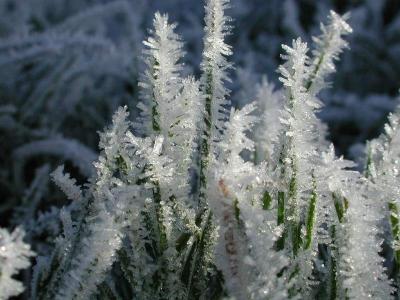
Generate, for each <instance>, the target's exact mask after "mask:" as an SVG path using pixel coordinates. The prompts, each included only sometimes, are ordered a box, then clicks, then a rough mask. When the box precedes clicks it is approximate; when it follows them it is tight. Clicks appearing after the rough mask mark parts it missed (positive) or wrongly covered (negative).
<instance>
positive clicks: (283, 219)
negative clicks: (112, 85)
mask: <svg viewBox="0 0 400 300" xmlns="http://www.w3.org/2000/svg"><path fill="white" fill-rule="evenodd" d="M288 3H290V2H288ZM229 8H230V2H229V1H228V0H206V1H205V20H204V21H205V32H204V40H203V42H204V50H203V56H202V62H201V65H200V66H201V67H200V69H201V76H200V79H199V80H198V79H196V78H195V76H193V75H189V76H188V75H187V70H186V69H185V68H184V60H185V51H184V47H185V46H184V43H183V41H182V39H181V37H180V36H179V35H178V34H177V33H176V30H177V28H178V25H177V24H175V23H170V21H169V17H168V15H166V14H161V13H156V14H155V17H154V19H153V26H152V29H151V30H150V31H149V36H148V37H147V38H146V39H145V41H144V42H143V48H144V49H143V60H144V70H143V73H142V75H141V77H140V81H139V84H138V85H139V87H140V91H141V92H140V97H141V102H140V103H139V104H138V105H137V108H138V109H139V117H138V118H136V119H135V121H134V122H131V121H130V119H129V113H128V108H127V107H126V106H125V107H120V108H119V109H117V111H116V112H115V114H114V116H113V119H112V124H111V126H110V127H108V128H106V129H105V130H104V131H103V132H102V133H100V143H99V147H100V150H101V152H100V155H99V158H98V159H97V160H96V162H95V163H94V169H95V170H94V171H93V173H94V174H93V175H92V176H91V177H90V178H89V181H88V182H87V183H86V184H80V183H79V181H78V180H75V179H73V178H72V177H71V176H70V174H68V173H65V172H64V169H63V167H59V168H57V169H56V170H55V171H54V172H53V173H52V176H51V177H52V179H53V181H54V183H55V184H56V185H57V186H58V187H59V188H60V189H61V190H62V191H63V192H64V193H65V194H66V196H67V198H68V199H69V201H70V204H69V205H66V206H64V207H63V208H61V209H60V210H59V211H57V210H56V211H55V213H52V212H49V213H48V214H46V215H43V218H42V219H48V222H47V223H46V222H45V221H46V220H39V221H37V222H36V224H40V223H44V224H53V225H54V223H55V222H54V219H52V218H54V215H57V214H58V215H59V217H60V221H61V225H62V232H61V234H60V235H59V236H58V237H57V239H56V240H55V241H54V242H53V249H52V252H51V253H44V252H42V253H41V255H40V256H39V257H38V258H37V260H36V265H35V267H34V271H33V275H32V280H31V289H30V299H38V300H45V299H47V300H53V299H59V300H61V299H65V300H70V299H82V300H85V299H144V300H146V299H148V300H150V299H160V300H161V299H178V300H180V299H221V298H229V299H237V300H242V299H243V300H245V299H254V300H259V299H260V300H261V299H275V300H279V299H282V300H283V299H320V298H329V299H365V298H373V299H390V298H391V297H392V296H394V289H393V286H392V285H393V283H392V281H391V279H389V274H388V272H387V270H386V268H385V266H384V258H383V257H382V256H381V255H380V253H381V250H382V237H381V231H380V230H381V223H382V220H383V219H384V217H385V211H387V210H385V205H383V203H384V202H383V201H376V199H378V196H379V195H384V193H383V190H386V191H390V194H385V195H386V196H388V195H389V197H385V198H387V199H388V200H386V201H391V202H389V203H391V204H392V206H390V205H389V208H390V209H391V212H392V215H391V221H392V233H393V235H394V238H393V239H394V241H395V242H396V241H398V213H397V210H396V213H397V215H394V208H393V207H395V206H393V205H397V201H398V199H397V198H396V196H397V190H396V189H395V188H392V189H391V190H389V189H388V188H386V185H393V186H394V187H395V186H397V178H398V177H397V173H396V172H397V171H396V170H397V167H396V163H397V162H396V159H395V158H388V157H390V156H392V154H391V152H390V149H391V146H390V145H391V144H390V143H391V141H392V140H394V135H393V134H392V133H393V132H395V131H396V129H397V123H398V120H397V119H396V118H395V117H392V118H391V125H390V127H388V129H387V132H388V134H387V138H386V139H385V142H384V143H383V145H384V146H382V147H378V146H377V147H375V148H373V149H376V150H374V152H373V154H374V156H372V155H371V161H372V159H374V164H372V163H370V164H369V165H368V170H369V171H368V172H367V175H368V174H369V173H371V174H372V173H373V174H375V175H374V176H372V177H371V176H364V175H363V174H361V173H359V172H357V171H354V170H353V168H354V164H353V163H352V162H351V161H347V160H345V159H343V158H341V157H339V158H338V157H336V155H335V149H334V147H333V145H331V144H330V143H329V142H328V140H327V138H326V135H327V129H326V126H325V125H324V124H323V122H322V121H321V120H320V119H319V118H318V115H317V113H318V112H319V110H320V109H321V107H322V106H323V105H322V102H321V101H320V99H319V97H320V92H321V91H322V89H324V88H326V87H328V84H327V82H328V76H329V75H330V74H332V73H333V72H334V71H335V65H334V63H335V61H337V60H338V59H339V55H340V54H341V52H342V51H343V50H344V49H345V48H346V47H347V42H346V41H345V38H346V36H347V35H348V34H349V33H351V31H352V30H351V28H350V26H349V25H348V24H347V22H346V20H347V16H344V17H341V16H339V15H338V14H336V13H335V12H333V11H332V12H330V15H329V19H328V22H327V24H326V25H322V26H321V35H320V36H319V37H316V38H313V40H314V43H313V44H311V46H310V47H311V48H312V51H311V52H310V51H309V48H310V47H309V45H308V44H307V43H306V42H304V41H303V40H302V39H301V38H298V39H294V40H293V41H292V43H291V45H283V46H282V49H283V52H284V53H283V54H282V59H283V61H284V62H283V64H282V65H281V66H280V68H279V73H280V77H279V80H280V81H281V82H282V84H283V87H282V89H278V88H275V86H274V85H273V84H271V83H269V82H268V81H267V80H266V79H265V78H264V79H263V80H262V82H261V83H260V84H258V85H257V84H255V83H254V86H255V91H254V98H255V101H253V102H251V103H248V104H246V105H244V106H243V107H241V108H240V109H238V108H235V107H232V105H231V101H230V98H231V96H230V90H229V89H228V88H227V83H229V82H230V81H231V78H230V70H231V69H232V64H231V63H230V62H229V60H228V58H229V57H230V56H231V55H232V54H233V53H232V52H233V51H232V49H231V46H229V45H228V44H227V42H226V39H227V36H228V35H229V34H230V32H231V21H230V18H229V17H227V15H226V11H227V10H228V9H229ZM293 13H295V12H293ZM291 26H294V25H293V24H292V25H291ZM59 142H60V143H61V144H62V145H71V142H65V140H64V139H59ZM389 144H390V145H389ZM35 145H36V146H35ZM46 145H47V143H46V142H40V143H39V144H38V143H37V142H36V144H35V143H34V144H33V145H30V146H29V147H28V149H29V148H30V147H34V148H42V147H45V146H46ZM393 147H395V148H396V145H394V146H393ZM381 148H382V149H383V150H380V149H381ZM76 149H81V151H72V153H71V151H64V152H62V153H61V154H62V155H65V156H68V157H70V156H73V157H76V158H77V159H74V161H77V160H78V161H79V159H82V157H81V156H80V155H79V153H80V154H82V153H85V155H84V156H85V157H91V155H90V153H89V155H88V152H87V151H84V150H82V149H84V148H79V147H72V150H76ZM388 149H389V150H388ZM39 150H40V149H39ZM64 150H71V149H68V148H66V149H64ZM378 150H379V151H380V152H381V153H382V154H381V156H382V157H383V159H381V162H379V159H378V158H375V156H377V154H376V153H378V152H379V151H378ZM65 152H67V153H65ZM18 153H20V157H22V158H23V157H25V156H28V154H27V150H26V149H24V148H22V149H21V150H20V151H19V152H18ZM371 153H372V152H371ZM394 156H395V154H394ZM85 159H86V160H87V159H88V158H85ZM79 166H80V164H78V167H79ZM378 167H379V168H380V170H381V171H379V172H380V173H377V172H378V171H376V170H377V169H378ZM374 168H375V169H374ZM43 170H46V169H43ZM87 172H88V173H91V172H90V171H88V170H87ZM42 173H43V171H42V172H38V175H37V176H38V178H40V177H39V175H40V174H42ZM376 174H380V175H381V176H376ZM366 177H367V178H366ZM33 187H34V186H33ZM27 213H28V212H27ZM394 216H397V219H395V218H394ZM396 222H397V223H396ZM38 226H39V225H38ZM396 226H397V227H396ZM393 247H394V251H398V250H399V248H398V245H397V244H396V243H393ZM396 254H397V253H396ZM6 296H8V295H6Z"/></svg>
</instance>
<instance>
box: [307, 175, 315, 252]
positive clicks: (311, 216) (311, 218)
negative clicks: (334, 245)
mask: <svg viewBox="0 0 400 300" xmlns="http://www.w3.org/2000/svg"><path fill="white" fill-rule="evenodd" d="M312 185H313V190H312V192H311V198H310V203H309V207H308V215H307V223H306V237H305V239H306V240H305V243H304V249H310V247H311V242H312V238H313V235H314V225H315V218H316V204H317V182H316V180H315V177H314V174H313V175H312Z"/></svg>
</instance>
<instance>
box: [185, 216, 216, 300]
mask: <svg viewBox="0 0 400 300" xmlns="http://www.w3.org/2000/svg"><path fill="white" fill-rule="evenodd" d="M211 217H212V214H211V211H210V210H205V211H204V213H203V215H202V216H201V219H202V220H203V221H202V226H201V230H200V233H199V234H198V235H197V236H196V241H195V242H194V244H193V248H192V249H193V252H192V251H191V250H192V249H190V252H189V255H188V256H187V258H186V262H185V264H184V266H185V265H188V266H189V268H190V271H189V277H188V280H187V282H188V283H187V290H188V292H187V295H188V299H189V296H190V295H191V292H192V288H193V277H194V275H195V272H196V270H197V269H198V267H199V262H200V257H201V256H202V255H204V251H205V238H206V236H207V233H208V231H210V230H211ZM190 254H192V255H193V256H192V255H190Z"/></svg>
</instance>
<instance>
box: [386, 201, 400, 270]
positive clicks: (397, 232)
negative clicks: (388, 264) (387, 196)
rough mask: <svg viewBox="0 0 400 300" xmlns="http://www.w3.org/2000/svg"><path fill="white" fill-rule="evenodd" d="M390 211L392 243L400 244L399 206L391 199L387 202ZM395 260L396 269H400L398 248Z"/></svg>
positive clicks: (399, 250) (399, 251)
mask: <svg viewBox="0 0 400 300" xmlns="http://www.w3.org/2000/svg"><path fill="white" fill-rule="evenodd" d="M388 206H389V212H390V227H391V229H392V236H393V243H394V244H395V245H399V244H400V227H399V225H400V224H399V208H398V207H397V204H396V202H394V201H391V202H389V203H388ZM394 253H395V256H394V257H395V261H396V266H397V271H400V249H398V250H395V251H394Z"/></svg>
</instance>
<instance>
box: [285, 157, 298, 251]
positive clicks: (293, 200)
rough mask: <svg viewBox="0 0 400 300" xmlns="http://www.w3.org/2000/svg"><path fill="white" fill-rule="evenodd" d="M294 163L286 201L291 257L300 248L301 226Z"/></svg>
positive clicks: (293, 163)
mask: <svg viewBox="0 0 400 300" xmlns="http://www.w3.org/2000/svg"><path fill="white" fill-rule="evenodd" d="M296 180H297V179H296V167H295V162H292V175H291V178H290V181H289V192H288V201H287V205H288V208H287V218H286V220H287V230H288V232H289V236H290V238H291V242H292V244H291V246H292V252H293V256H295V257H296V256H297V253H298V250H299V249H300V246H301V238H300V233H301V224H300V220H299V208H298V201H297V181H296Z"/></svg>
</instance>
